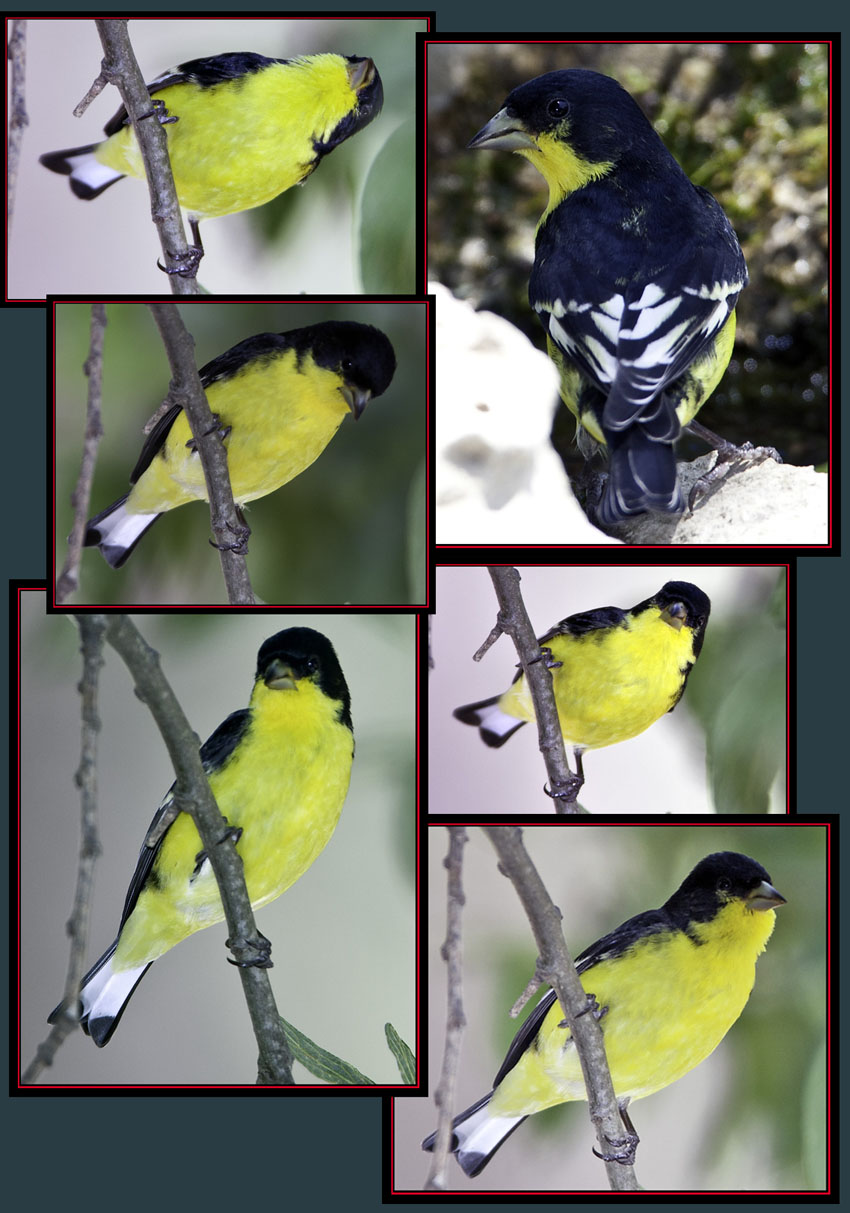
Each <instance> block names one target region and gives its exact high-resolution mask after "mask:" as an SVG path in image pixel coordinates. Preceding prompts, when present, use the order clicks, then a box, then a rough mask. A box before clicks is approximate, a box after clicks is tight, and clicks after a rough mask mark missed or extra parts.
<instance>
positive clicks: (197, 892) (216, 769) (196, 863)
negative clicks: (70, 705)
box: [48, 628, 354, 1045]
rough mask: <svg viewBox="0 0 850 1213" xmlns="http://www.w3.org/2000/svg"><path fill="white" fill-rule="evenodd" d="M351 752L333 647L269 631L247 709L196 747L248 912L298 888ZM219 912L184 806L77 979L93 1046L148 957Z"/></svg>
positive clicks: (303, 633)
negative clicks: (238, 864)
mask: <svg viewBox="0 0 850 1213" xmlns="http://www.w3.org/2000/svg"><path fill="white" fill-rule="evenodd" d="M353 756H354V734H353V731H352V725H351V696H350V695H349V691H348V686H347V685H346V681H345V677H344V675H343V672H342V669H341V668H340V664H339V661H338V660H337V656H336V653H335V652H334V649H333V646H332V645H331V642H330V641H329V640H328V638H327V637H326V636H323V635H322V634H321V632H316V631H313V629H312V628H287V629H286V630H285V631H283V632H278V633H277V634H276V635H275V636H271V637H270V638H269V639H268V640H267V641H266V642H265V643H264V644H263V646H262V647H261V649H260V651H259V654H258V656H257V674H256V681H255V682H254V689H253V692H252V694H251V701H250V704H249V706H248V707H247V708H242V709H240V710H239V711H237V712H233V713H231V715H230V716H228V717H227V719H226V720H225V721H224V722H223V723H222V724H220V725H219V727H218V728H217V729H216V730H215V732H214V733H213V734H212V736H211V737H210V738H209V739H208V740H207V741H206V742H204V744H203V746H202V747H201V759H202V761H203V764H204V770H205V771H206V774H207V777H208V779H209V783H210V789H211V790H212V793H213V795H214V796H215V799H216V802H217V804H218V807H219V809H220V810H221V813H222V815H223V816H224V817H225V818H226V819H227V823H228V828H229V829H231V830H235V831H236V832H237V834H238V841H237V842H236V849H237V850H238V852H239V854H240V856H241V858H242V863H243V865H244V870H245V881H246V884H247V887H248V895H249V896H250V898H251V905H252V906H253V907H254V909H258V908H259V907H260V906H264V905H266V903H267V902H270V901H273V900H274V899H275V898H276V897H279V896H280V894H281V893H283V892H285V891H286V889H288V888H289V887H290V886H291V885H293V884H295V882H296V880H298V879H299V877H301V876H303V874H304V873H305V872H306V871H307V869H308V868H309V867H310V865H311V864H312V863H313V861H314V860H315V859H316V858H317V856H318V855H319V854H320V853H321V852H322V851H323V850H324V848H325V846H326V844H327V842H328V841H329V839H330V837H331V835H332V834H333V832H334V829H335V828H336V824H337V821H338V820H339V815H340V813H341V812H342V806H343V802H344V800H345V796H346V793H347V791H348V782H349V778H350V775H351V762H352V758H353ZM174 786H175V785H172V787H171V788H170V789H169V791H168V793H167V794H166V796H165V798H164V800H163V802H162V804H161V805H160V807H159V809H158V810H157V813H156V816H155V817H154V819H153V822H152V823H151V830H152V829H153V828H154V827H155V826H156V825H157V823H158V821H159V820H160V818H161V817H162V815H163V813H164V812H165V811H166V810H167V809H168V808H169V806H170V804H171V800H172V796H173V794H174ZM223 918H224V911H223V910H222V906H221V900H220V898H219V892H218V885H217V883H216V879H215V876H214V875H213V871H212V868H211V866H210V863H209V860H208V859H207V857H206V855H205V853H204V851H203V849H202V845H201V840H200V837H199V835H198V831H197V829H196V828H195V824H194V822H193V821H192V819H191V817H190V816H189V815H188V814H186V813H181V814H179V815H178V816H177V818H176V819H175V820H174V821H173V822H172V823H171V825H170V826H169V827H168V828H167V830H166V832H165V834H164V835H163V836H162V837H161V838H160V839H159V841H158V842H157V844H156V846H154V847H149V846H146V845H143V846H142V849H141V852H140V854H139V862H138V864H137V865H136V871H135V872H134V874H133V879H132V881H131V882H130V888H129V890H128V892H127V898H126V900H125V902H124V912H123V913H122V915H121V922H120V925H119V928H118V937H117V939H116V940H115V942H114V943H113V944H112V946H111V947H109V948H107V950H106V951H105V952H104V954H103V955H102V956H101V958H100V959H99V960H98V961H97V963H96V964H95V965H93V966H92V968H91V969H90V970H89V972H88V973H87V974H86V975H85V977H84V978H83V980H82V983H81V989H80V999H81V1000H82V1018H81V1023H82V1027H83V1030H84V1031H85V1032H86V1033H87V1034H88V1035H90V1036H91V1038H92V1040H93V1041H94V1042H95V1044H96V1045H105V1044H106V1042H107V1041H108V1040H109V1039H110V1037H111V1036H112V1033H113V1032H114V1031H115V1028H116V1026H117V1024H118V1020H119V1019H120V1018H121V1016H122V1014H123V1013H124V1009H125V1007H126V1006H127V1003H128V1001H129V999H130V997H131V995H132V993H133V991H134V990H135V988H136V986H137V985H138V984H139V982H140V981H141V980H142V977H144V975H145V973H146V972H147V971H148V969H149V968H150V966H151V964H152V962H153V961H154V960H156V959H157V957H159V956H162V955H163V953H165V952H167V951H168V950H169V948H173V947H174V945H175V944H177V943H180V941H181V940H182V939H185V938H186V937H187V936H188V935H192V934H193V933H194V932H195V931H200V930H203V928H204V927H208V926H211V925H212V924H213V923H216V922H221V920H222V919H223ZM62 1010H63V1008H62V1006H61V1005H60V1006H58V1007H57V1008H56V1010H55V1011H53V1013H52V1014H51V1016H50V1019H49V1021H48V1022H50V1023H53V1022H54V1021H55V1019H56V1018H57V1016H58V1015H59V1014H60V1013H61V1012H62Z"/></svg>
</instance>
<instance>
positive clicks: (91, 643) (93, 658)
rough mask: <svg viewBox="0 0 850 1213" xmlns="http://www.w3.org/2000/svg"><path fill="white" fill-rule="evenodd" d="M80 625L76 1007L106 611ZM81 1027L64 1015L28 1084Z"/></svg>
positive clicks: (31, 1068) (71, 985)
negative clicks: (81, 663)
mask: <svg viewBox="0 0 850 1213" xmlns="http://www.w3.org/2000/svg"><path fill="white" fill-rule="evenodd" d="M77 625H78V627H79V629H80V651H81V652H82V655H83V674H82V678H81V679H80V687H79V689H80V714H81V718H82V730H81V733H82V736H81V743H80V765H79V767H78V768H77V773H76V775H75V776H74V782H75V783H76V785H77V787H78V788H79V789H80V804H81V826H80V857H79V862H78V864H77V888H76V891H75V893H74V905H73V908H72V910H71V917H70V918H69V919H68V924H67V928H66V929H67V932H68V935H69V936H70V938H71V950H70V955H69V957H68V970H67V975H66V977H65V995H64V998H63V1000H62V1001H63V1003H64V1005H65V1006H67V1007H71V1006H73V1005H74V1004H75V1003H76V1001H77V998H78V996H79V989H80V981H81V979H82V976H83V967H84V965H85V959H86V951H87V949H88V938H89V913H90V908H91V899H92V891H93V888H94V867H95V861H96V860H97V858H98V856H99V855H100V840H99V838H98V833H97V738H98V734H99V732H100V715H99V713H98V707H97V696H98V684H99V678H100V668H101V666H102V665H103V635H104V630H105V627H106V616H105V615H78V616H77ZM75 1030H76V1024H75V1022H74V1020H73V1019H72V1018H71V1017H70V1016H68V1015H60V1016H59V1018H58V1019H57V1021H56V1023H55V1024H54V1025H53V1027H52V1028H51V1030H50V1033H49V1034H48V1036H47V1039H46V1040H44V1041H43V1042H42V1044H40V1045H39V1047H38V1050H37V1052H36V1055H35V1058H34V1059H33V1061H32V1062H31V1063H30V1064H29V1065H28V1066H27V1068H26V1071H25V1072H24V1074H23V1076H22V1082H23V1083H24V1084H29V1083H33V1082H35V1080H36V1079H37V1078H38V1076H39V1074H40V1073H41V1071H42V1069H43V1068H44V1067H45V1066H50V1065H52V1064H53V1058H54V1057H55V1056H56V1052H57V1050H58V1049H59V1047H60V1045H61V1044H62V1042H63V1041H64V1040H65V1038H66V1037H67V1036H69V1035H70V1034H71V1033H72V1032H74V1031H75Z"/></svg>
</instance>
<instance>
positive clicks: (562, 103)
mask: <svg viewBox="0 0 850 1213" xmlns="http://www.w3.org/2000/svg"><path fill="white" fill-rule="evenodd" d="M546 112H547V114H548V115H549V117H550V118H566V116H567V114H568V113H569V112H570V103H569V101H567V99H566V97H553V98H552V100H551V101H550V102H549V103H548V105H547V106H546Z"/></svg>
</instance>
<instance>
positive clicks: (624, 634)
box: [454, 581, 711, 776]
mask: <svg viewBox="0 0 850 1213" xmlns="http://www.w3.org/2000/svg"><path fill="white" fill-rule="evenodd" d="M710 611H711V603H710V601H709V599H708V597H707V595H705V594H704V593H703V592H702V590H701V589H699V587H698V586H695V585H692V584H691V583H690V582H689V581H668V582H667V583H666V585H663V586H662V587H661V589H660V590H659V591H658V593H657V594H653V596H652V597H651V598H647V599H645V600H644V601H643V602H639V603H638V604H637V606H633V607H632V608H631V610H621V609H620V608H619V607H598V608H597V609H596V610H593V611H584V612H581V613H580V614H577V615H570V616H568V618H566V619H562V620H561V622H560V623H556V624H555V626H554V627H553V628H551V629H550V630H549V631H548V632H546V634H545V635H544V636H541V637H540V638H539V640H538V643H539V644H540V646H541V648H546V649H548V650H549V651H550V653H551V655H552V661H553V662H555V663H559V664H556V665H555V666H554V668H552V671H551V673H552V689H553V691H554V694H555V703H556V705H557V708H558V717H559V719H560V722H561V733H562V735H563V738H564V741H565V742H567V743H568V744H569V745H571V746H572V747H573V750H574V753H575V757H576V762H577V764H578V771H579V775H580V776H581V775H582V764H581V760H582V754H583V753H584V751H585V750H595V749H599V748H601V747H602V746H606V745H614V744H615V743H616V742H618V741H627V740H628V739H629V738H630V737H636V736H637V735H638V733H642V732H643V731H644V729H648V728H649V726H650V725H651V724H654V723H655V721H656V720H658V719H660V717H662V716H663V715H664V714H665V712H672V711H673V708H675V706H676V704H677V703H678V702H679V700H680V699H681V698H682V695H683V694H684V690H685V683H686V682H687V680H688V675H689V674H690V672H691V670H692V668H693V666H694V662H695V661H696V659H697V658H698V657H699V655H700V651H701V649H702V644H703V640H704V639H705V629H706V625H707V624H708V616H709V613H710ZM454 715H455V716H456V717H457V719H458V720H461V721H463V723H464V724H471V725H475V726H476V727H477V728H478V730H479V731H480V734H481V739H482V741H483V742H484V743H485V744H486V745H488V746H494V747H495V746H501V745H504V744H505V742H506V741H507V740H508V738H509V737H512V736H513V734H514V733H515V732H516V731H517V729H520V728H522V726H523V724H525V722H526V721H530V720H534V704H533V703H532V701H531V694H530V692H529V690H528V684H527V681H526V678H525V675H524V673H523V672H522V670H521V669H520V670H519V671H518V672H517V675H516V677H515V678H514V681H513V684H512V686H511V687H510V688H509V690H507V691H505V693H504V694H503V695H495V696H494V697H493V698H492V699H484V700H482V701H481V702H480V703H469V704H466V705H464V706H463V707H460V708H456V709H455V712H454Z"/></svg>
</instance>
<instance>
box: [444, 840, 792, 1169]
mask: <svg viewBox="0 0 850 1213" xmlns="http://www.w3.org/2000/svg"><path fill="white" fill-rule="evenodd" d="M784 903H785V898H784V897H783V896H782V895H781V894H780V893H778V892H777V891H776V889H775V888H774V887H773V885H772V883H771V880H770V877H769V876H768V874H767V872H766V871H765V870H764V868H763V867H762V866H761V864H759V863H756V861H755V860H754V859H749V858H748V857H747V856H746V855H739V854H736V853H735V852H733V851H721V852H718V853H717V854H714V855H709V856H707V857H706V858H705V859H703V860H702V861H701V862H700V863H698V864H697V866H696V867H695V868H694V870H693V871H692V872H691V874H690V875H689V876H688V877H687V878H686V880H685V881H684V882H683V883H682V885H681V886H680V887H679V888H678V889H677V890H676V892H675V893H674V894H673V896H672V897H671V898H669V900H668V901H666V902H665V903H664V905H663V906H662V907H661V908H660V909H659V910H648V911H647V912H646V913H644V914H638V915H636V917H634V918H630V919H629V920H628V921H627V922H624V923H623V924H622V926H619V927H617V929H616V930H615V931H612V932H611V934H610V935H605V936H603V938H602V939H600V940H598V941H597V942H596V943H595V944H593V945H592V946H591V947H589V948H586V949H585V951H584V952H582V953H581V955H580V956H579V957H578V958H577V960H576V968H577V970H578V973H579V976H580V978H581V984H582V986H583V987H584V989H585V991H586V992H587V994H588V999H590V997H591V995H592V997H593V999H594V1001H595V1004H596V1005H597V1006H598V1011H597V1012H595V1013H596V1014H597V1015H598V1016H599V1022H600V1026H601V1028H602V1034H603V1036H604V1039H605V1052H606V1054H607V1057H608V1067H609V1069H610V1071H611V1078H612V1081H613V1085H614V1092H615V1094H616V1096H617V1100H618V1102H619V1103H620V1104H621V1110H622V1111H623V1112H625V1107H626V1105H627V1104H628V1102H629V1101H630V1100H634V1099H643V1098H645V1096H647V1095H652V1094H653V1093H654V1092H655V1091H660V1090H661V1089H662V1088H663V1087H667V1086H669V1085H670V1083H673V1082H675V1081H676V1080H677V1079H678V1078H681V1077H682V1076H683V1075H684V1074H687V1073H688V1072H689V1071H690V1070H693V1069H694V1067H695V1066H698V1065H699V1063H700V1062H701V1061H704V1060H705V1058H706V1057H708V1056H709V1054H710V1053H712V1052H713V1051H714V1050H715V1049H716V1048H717V1046H718V1045H719V1044H720V1042H721V1041H722V1040H723V1037H724V1036H725V1035H726V1033H727V1032H728V1031H729V1029H730V1028H731V1027H732V1025H733V1024H734V1023H735V1021H736V1020H737V1019H738V1018H739V1016H740V1015H741V1012H742V1011H743V1010H744V1007H745V1006H746V1005H747V1000H748V999H749V997H750V993H751V992H752V989H753V985H754V982H755V968H756V961H757V960H758V957H759V955H760V954H761V953H762V952H763V951H764V949H765V945H766V944H767V941H768V939H770V936H771V934H772V932H773V928H774V924H775V920H776V915H775V913H774V910H775V907H777V906H781V905H784ZM493 1088H494V1089H493V1090H492V1091H491V1092H490V1094H489V1095H485V1096H484V1098H483V1099H479V1100H478V1101H477V1102H476V1103H474V1104H473V1105H472V1106H471V1107H469V1108H467V1109H466V1111H465V1112H462V1113H461V1114H460V1115H459V1116H457V1117H455V1120H454V1122H453V1129H454V1134H453V1139H452V1152H453V1153H454V1154H455V1156H456V1157H457V1160H458V1162H459V1163H460V1165H461V1167H462V1168H463V1170H464V1171H465V1172H466V1174H467V1175H477V1174H478V1173H479V1172H480V1171H482V1170H483V1169H484V1167H486V1165H487V1163H488V1162H489V1161H490V1159H491V1158H492V1157H493V1155H494V1154H495V1153H496V1151H497V1150H498V1149H499V1147H500V1146H501V1145H502V1143H503V1142H504V1141H505V1140H506V1138H507V1137H509V1136H510V1134H511V1133H513V1132H514V1130H515V1129H517V1128H519V1126H520V1125H521V1124H522V1122H523V1121H524V1120H525V1118H526V1117H527V1116H530V1115H532V1114H533V1113H534V1112H541V1111H543V1109H544V1108H551V1107H553V1106H554V1105H555V1104H560V1103H569V1102H571V1101H573V1100H581V1099H586V1098H587V1094H586V1092H585V1086H584V1079H583V1077H582V1072H581V1065H580V1064H579V1059H578V1055H577V1053H576V1049H575V1046H574V1044H573V1041H572V1036H571V1034H570V1028H569V1025H568V1024H567V1023H565V1021H564V1012H563V1011H562V1009H561V1005H560V1003H559V1002H558V1001H557V999H556V997H555V992H554V990H550V991H549V993H548V994H546V995H544V997H543V998H542V999H541V1001H540V1002H539V1003H538V1004H537V1006H536V1007H535V1009H534V1010H533V1011H532V1013H531V1014H530V1015H529V1017H528V1019H526V1021H525V1023H524V1024H523V1025H522V1027H521V1028H520V1030H519V1032H518V1033H517V1035H516V1037H515V1038H514V1041H513V1043H512V1044H511V1047H510V1049H509V1050H508V1054H507V1057H506V1058H505V1060H504V1062H503V1063H502V1067H501V1069H500V1070H499V1073H498V1074H497V1075H496V1078H495V1081H494V1083H493ZM624 1120H626V1125H627V1128H629V1127H630V1122H629V1121H628V1120H627V1118H626V1117H624ZM632 1131H633V1130H632ZM435 1136H436V1135H435V1134H431V1136H430V1137H428V1138H426V1139H425V1141H424V1142H423V1143H422V1148H423V1149H425V1150H432V1149H433V1147H434V1139H435Z"/></svg>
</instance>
